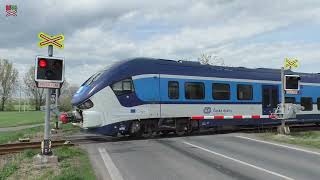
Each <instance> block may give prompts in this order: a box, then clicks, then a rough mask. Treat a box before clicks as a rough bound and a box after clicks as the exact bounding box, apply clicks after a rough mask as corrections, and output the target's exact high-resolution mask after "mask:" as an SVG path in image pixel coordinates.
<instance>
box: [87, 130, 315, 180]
mask: <svg viewBox="0 0 320 180" xmlns="http://www.w3.org/2000/svg"><path fill="white" fill-rule="evenodd" d="M246 137H247V135H245V134H223V135H206V136H189V137H178V138H164V139H151V140H131V141H119V142H104V143H101V142H100V143H95V144H86V145H84V146H85V147H86V148H87V149H88V152H89V155H90V159H91V162H92V164H93V166H94V169H95V171H96V174H97V176H98V179H107V180H175V179H182V180H189V179H190V180H207V179H212V180H215V179H216V180H224V179H240V180H254V179H266V180H272V179H285V180H292V179H301V180H312V179H315V180H319V179H320V153H319V152H316V151H314V150H306V149H301V148H296V146H291V145H289V146H282V145H278V144H270V143H267V142H263V141H255V140H254V139H252V138H249V139H248V138H246Z"/></svg>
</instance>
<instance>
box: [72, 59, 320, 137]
mask: <svg viewBox="0 0 320 180" xmlns="http://www.w3.org/2000/svg"><path fill="white" fill-rule="evenodd" d="M286 73H287V74H298V75H300V77H301V87H300V91H299V93H298V94H296V95H287V96H286V103H294V104H301V105H302V106H303V107H304V110H303V111H301V112H299V113H298V114H297V116H296V119H294V120H293V121H294V122H295V123H319V122H320V121H319V120H320V75H319V74H310V73H309V74H308V73H294V72H292V71H286ZM280 81H281V80H280V70H279V69H266V68H257V69H249V68H244V67H221V66H212V65H202V64H200V63H199V62H191V61H175V60H165V59H151V58H134V59H129V60H124V61H120V62H118V63H116V64H114V65H112V66H111V67H109V68H107V69H105V70H102V71H100V72H97V73H96V74H94V75H93V76H91V77H90V78H89V79H88V80H87V81H85V82H84V83H83V84H82V85H81V87H80V89H79V90H78V91H77V92H76V94H75V95H74V97H73V99H72V104H73V106H74V107H76V117H77V119H78V120H80V122H81V124H82V127H83V128H85V129H87V130H88V131H91V132H95V133H100V134H104V135H112V136H115V135H118V134H122V135H150V134H152V133H155V132H157V133H160V132H161V133H164V134H166V133H169V132H176V133H180V134H183V133H185V132H191V131H194V130H199V129H206V128H214V127H218V126H243V125H246V126H247V125H252V126H260V125H276V124H279V121H277V120H274V119H272V118H266V119H252V118H242V119H220V120H210V119H203V120H201V121H199V120H193V119H191V118H190V117H192V116H217V115H220V116H236V115H268V114H270V113H271V112H273V111H274V109H275V108H276V107H277V105H278V104H279V102H280V98H281V97H280V95H281V93H280V92H281V90H280V89H281V86H280V84H281V82H280ZM244 117H245V116H244Z"/></svg>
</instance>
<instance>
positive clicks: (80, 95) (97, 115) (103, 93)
mask: <svg viewBox="0 0 320 180" xmlns="http://www.w3.org/2000/svg"><path fill="white" fill-rule="evenodd" d="M123 64H125V63H118V64H114V65H113V66H111V67H109V68H108V69H105V70H103V71H100V72H98V73H96V74H94V75H93V76H91V77H90V78H89V79H88V80H87V81H85V82H84V83H83V84H82V85H81V87H80V88H79V90H78V91H77V92H76V93H75V94H74V96H73V98H72V105H73V107H74V111H73V112H69V113H62V114H61V116H60V120H61V121H62V122H63V123H70V122H71V123H72V122H74V123H79V124H80V126H81V127H82V128H83V129H84V130H85V131H86V132H89V133H97V134H104V135H110V136H115V135H117V134H118V132H119V129H122V130H127V127H128V125H127V124H125V123H119V122H120V121H124V120H127V119H128V117H123V116H117V117H114V112H115V111H120V109H121V108H122V106H121V104H120V103H119V100H118V99H117V96H116V95H115V89H112V87H111V86H112V85H113V84H115V82H118V81H119V80H120V82H123V79H125V80H126V84H128V83H129V87H126V88H127V91H132V89H133V84H132V82H131V81H130V80H131V79H128V78H127V77H128V74H126V73H125V72H123V71H122V68H121V67H122V66H123ZM130 83H131V85H130ZM124 84H125V83H124ZM121 85H122V84H121ZM119 118H120V119H119ZM122 126H123V127H122Z"/></svg>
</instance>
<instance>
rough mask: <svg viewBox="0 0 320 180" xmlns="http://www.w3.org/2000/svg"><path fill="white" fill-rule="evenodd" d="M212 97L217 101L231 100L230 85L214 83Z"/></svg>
mask: <svg viewBox="0 0 320 180" xmlns="http://www.w3.org/2000/svg"><path fill="white" fill-rule="evenodd" d="M212 97H213V99H215V100H230V85H229V84H222V83H213V84H212Z"/></svg>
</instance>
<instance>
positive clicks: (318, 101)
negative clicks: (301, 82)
mask: <svg viewBox="0 0 320 180" xmlns="http://www.w3.org/2000/svg"><path fill="white" fill-rule="evenodd" d="M317 106H318V110H320V97H318V98H317Z"/></svg>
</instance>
